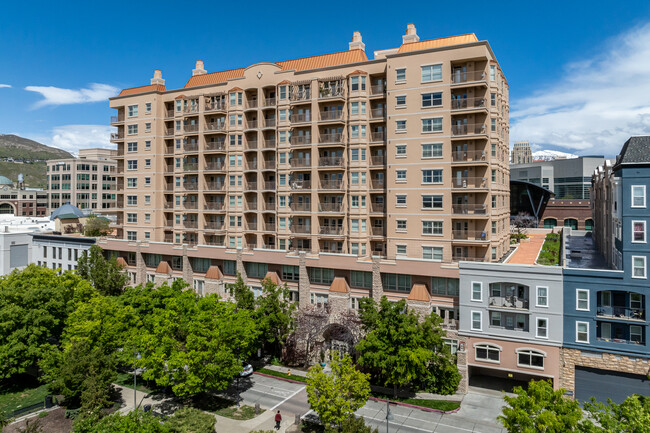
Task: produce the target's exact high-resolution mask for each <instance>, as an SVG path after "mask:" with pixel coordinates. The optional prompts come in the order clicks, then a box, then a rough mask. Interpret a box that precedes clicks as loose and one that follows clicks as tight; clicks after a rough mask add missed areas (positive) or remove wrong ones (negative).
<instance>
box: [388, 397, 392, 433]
mask: <svg viewBox="0 0 650 433" xmlns="http://www.w3.org/2000/svg"><path fill="white" fill-rule="evenodd" d="M389 404H390V401H389V400H388V399H386V433H388V422H389V421H392V420H393V414H392V413H390V406H389Z"/></svg>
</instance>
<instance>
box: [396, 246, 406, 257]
mask: <svg viewBox="0 0 650 433" xmlns="http://www.w3.org/2000/svg"><path fill="white" fill-rule="evenodd" d="M397 255H398V256H405V255H406V245H397Z"/></svg>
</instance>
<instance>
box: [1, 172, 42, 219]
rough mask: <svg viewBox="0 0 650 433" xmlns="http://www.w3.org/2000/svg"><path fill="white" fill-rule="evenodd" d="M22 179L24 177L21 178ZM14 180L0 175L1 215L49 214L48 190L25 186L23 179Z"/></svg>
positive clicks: (36, 215)
mask: <svg viewBox="0 0 650 433" xmlns="http://www.w3.org/2000/svg"><path fill="white" fill-rule="evenodd" d="M21 179H22V178H21ZM21 179H19V181H17V182H14V181H12V180H11V179H9V178H7V177H5V176H0V215H9V214H10V215H16V216H20V217H22V216H27V217H30V216H35V217H38V216H45V215H47V191H43V190H41V189H36V188H25V185H24V183H23V182H22V180H21Z"/></svg>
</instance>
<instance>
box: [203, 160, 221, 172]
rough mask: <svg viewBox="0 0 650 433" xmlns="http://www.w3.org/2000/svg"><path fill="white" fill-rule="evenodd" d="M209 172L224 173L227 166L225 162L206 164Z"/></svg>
mask: <svg viewBox="0 0 650 433" xmlns="http://www.w3.org/2000/svg"><path fill="white" fill-rule="evenodd" d="M205 169H206V170H207V171H224V170H225V169H226V164H225V163H224V162H223V161H211V162H208V163H206V164H205Z"/></svg>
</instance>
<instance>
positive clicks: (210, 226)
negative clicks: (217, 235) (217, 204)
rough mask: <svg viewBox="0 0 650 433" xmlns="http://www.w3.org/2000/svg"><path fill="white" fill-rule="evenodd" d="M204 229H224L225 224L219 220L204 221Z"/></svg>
mask: <svg viewBox="0 0 650 433" xmlns="http://www.w3.org/2000/svg"><path fill="white" fill-rule="evenodd" d="M203 228H204V229H205V230H225V229H226V228H225V225H224V223H219V222H212V221H209V222H206V223H205V225H204V226H203Z"/></svg>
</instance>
